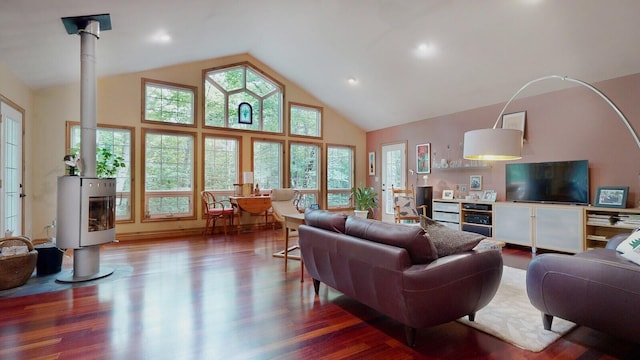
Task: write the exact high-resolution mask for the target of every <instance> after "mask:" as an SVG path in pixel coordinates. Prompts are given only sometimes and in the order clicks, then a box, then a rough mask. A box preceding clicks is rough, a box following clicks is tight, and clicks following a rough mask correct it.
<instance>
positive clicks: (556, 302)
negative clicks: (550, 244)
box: [527, 249, 640, 317]
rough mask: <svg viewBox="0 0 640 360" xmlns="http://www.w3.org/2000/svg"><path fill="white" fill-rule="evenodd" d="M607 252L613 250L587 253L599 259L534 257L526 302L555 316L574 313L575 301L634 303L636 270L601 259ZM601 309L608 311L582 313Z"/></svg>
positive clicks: (638, 288) (638, 284)
mask: <svg viewBox="0 0 640 360" xmlns="http://www.w3.org/2000/svg"><path fill="white" fill-rule="evenodd" d="M611 251H614V250H608V249H596V250H590V252H595V253H596V254H597V253H598V252H600V253H602V255H603V258H602V259H601V258H598V257H597V256H590V257H580V256H573V255H564V254H543V255H539V256H536V257H535V258H534V259H533V260H531V262H530V263H529V268H528V269H527V295H528V296H529V300H530V301H531V303H532V304H533V306H535V307H536V308H537V309H538V310H540V311H542V312H543V313H546V314H551V315H556V316H561V315H562V314H563V313H564V312H567V311H568V312H574V311H577V310H578V309H576V308H577V307H579V306H580V305H579V304H578V302H576V301H575V299H590V301H589V303H593V304H595V303H600V304H605V303H609V302H610V300H612V299H615V298H616V297H619V296H629V299H633V301H635V300H636V299H638V298H639V297H640V281H638V279H639V278H640V266H637V265H635V264H632V263H629V262H622V261H611V260H608V259H604V257H605V256H604V255H611V254H610V252H611ZM605 252H609V254H606V253H605ZM579 303H584V302H583V301H581V302H579ZM572 308H573V309H572ZM603 309H608V308H607V307H606V306H605V307H599V308H594V309H582V311H583V312H585V313H589V312H591V311H595V312H598V311H602V310H603ZM561 317H562V316H561Z"/></svg>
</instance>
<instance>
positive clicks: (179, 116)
mask: <svg viewBox="0 0 640 360" xmlns="http://www.w3.org/2000/svg"><path fill="white" fill-rule="evenodd" d="M193 106H194V92H193V91H192V90H190V89H181V88H177V87H172V86H167V85H160V84H154V83H150V82H147V83H145V119H146V120H148V121H160V122H165V123H173V124H187V125H193V124H194V109H193Z"/></svg>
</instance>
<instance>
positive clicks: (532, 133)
mask: <svg viewBox="0 0 640 360" xmlns="http://www.w3.org/2000/svg"><path fill="white" fill-rule="evenodd" d="M550 81H558V82H559V83H560V85H562V84H563V83H561V82H560V80H549V82H550ZM593 85H594V86H595V87H597V88H598V89H599V90H600V91H602V92H603V93H604V94H606V95H607V96H608V97H609V99H611V101H613V102H614V103H615V104H616V105H617V106H618V108H620V110H621V111H622V113H623V114H624V115H625V116H626V117H627V119H628V120H629V122H630V123H631V125H632V126H633V127H634V129H636V132H638V131H640V101H639V99H638V98H639V97H640V74H634V75H629V76H624V77H621V78H616V79H612V80H607V81H602V82H599V83H595V84H593ZM514 91H515V90H514ZM526 91H527V90H525V91H524V93H523V94H521V96H526ZM506 100H507V99H505V101H506ZM503 106H504V103H502V104H497V105H491V106H486V107H482V108H477V109H473V110H469V111H463V112H459V113H455V114H450V115H446V116H440V117H435V118H431V119H426V120H421V121H417V122H413V123H409V124H405V125H399V126H394V127H390V128H386V129H382V130H377V131H371V132H368V133H367V152H369V151H375V152H376V161H377V162H378V163H377V164H376V168H377V169H380V168H381V167H380V166H381V165H380V158H381V156H380V150H381V146H382V145H383V144H389V143H394V142H403V141H406V142H407V144H408V164H407V168H408V169H415V168H416V165H415V164H416V158H415V156H416V155H415V149H416V145H417V144H422V143H431V154H432V159H433V161H440V159H442V158H443V157H446V158H447V159H449V160H455V159H461V158H462V148H461V145H462V141H463V137H464V132H465V131H468V130H473V129H479V128H490V127H492V126H493V123H494V122H495V119H496V118H497V116H498V114H499V112H500V110H501V109H502V107H503ZM518 111H526V112H527V120H526V130H525V138H526V142H525V145H524V148H523V158H522V159H520V160H517V161H516V162H540V161H561V160H581V159H587V160H589V172H590V179H589V181H590V187H591V191H590V201H591V202H592V203H593V199H594V198H595V193H596V189H597V187H598V186H629V197H628V200H627V207H636V206H638V205H639V204H638V202H639V201H640V149H639V148H638V147H637V146H636V144H635V142H634V140H633V138H632V137H631V134H629V132H628V130H627V129H626V127H625V126H624V125H623V123H622V121H620V119H619V118H618V116H617V115H616V113H615V112H614V111H613V109H611V108H610V107H609V106H608V105H607V104H606V103H605V102H604V101H603V100H602V99H600V98H599V97H598V96H597V95H596V94H595V93H594V92H592V91H591V90H589V89H587V88H585V87H582V86H579V87H572V88H569V89H565V90H560V91H556V92H552V93H548V94H543V95H538V96H532V97H523V98H518V99H517V100H515V101H514V102H512V103H511V105H509V108H508V109H507V111H506V112H507V113H512V112H518ZM465 161H466V160H465ZM378 175H379V171H378ZM469 175H482V177H483V179H482V180H483V184H482V188H483V189H492V190H496V191H497V192H498V201H504V200H505V180H504V177H505V163H504V162H494V163H493V164H492V167H491V168H490V169H482V170H469V169H464V170H458V171H442V170H439V169H432V170H431V174H429V185H432V186H434V197H440V196H441V193H442V190H444V189H455V186H456V184H467V185H468V183H469ZM407 179H408V181H409V184H416V180H417V179H416V176H415V175H413V176H411V175H407ZM375 180H376V179H375V177H374V176H368V177H367V184H368V185H369V186H374V187H375V188H376V189H378V190H380V185H381V184H380V181H378V182H376V181H375ZM421 183H422V179H420V180H419V184H421Z"/></svg>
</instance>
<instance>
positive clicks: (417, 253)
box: [345, 216, 438, 264]
mask: <svg viewBox="0 0 640 360" xmlns="http://www.w3.org/2000/svg"><path fill="white" fill-rule="evenodd" d="M345 233H346V234H347V235H351V236H355V237H359V238H361V239H366V240H370V241H373V242H377V243H381V244H387V245H392V246H396V247H400V248H403V249H406V250H407V252H408V253H409V257H410V258H411V262H412V263H413V264H426V263H430V262H432V261H433V260H436V259H437V258H438V253H437V251H436V248H435V247H434V246H433V244H432V243H431V241H430V240H429V238H427V237H426V236H425V233H424V230H422V229H421V228H420V227H419V226H407V225H402V224H390V223H384V222H382V221H378V220H370V219H362V218H359V217H356V216H349V217H348V218H347V221H346V223H345Z"/></svg>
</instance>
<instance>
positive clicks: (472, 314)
mask: <svg viewBox="0 0 640 360" xmlns="http://www.w3.org/2000/svg"><path fill="white" fill-rule="evenodd" d="M467 316H469V321H475V320H476V313H471V314H469V315H467Z"/></svg>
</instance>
